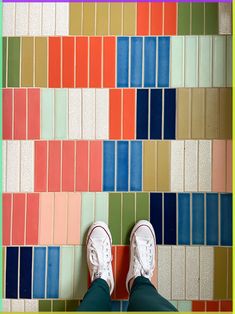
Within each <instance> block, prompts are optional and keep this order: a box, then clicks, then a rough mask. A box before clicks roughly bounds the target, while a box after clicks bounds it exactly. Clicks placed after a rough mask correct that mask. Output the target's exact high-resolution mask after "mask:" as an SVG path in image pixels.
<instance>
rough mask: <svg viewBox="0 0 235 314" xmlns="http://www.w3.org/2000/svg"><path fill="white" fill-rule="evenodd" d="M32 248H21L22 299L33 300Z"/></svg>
mask: <svg viewBox="0 0 235 314" xmlns="http://www.w3.org/2000/svg"><path fill="white" fill-rule="evenodd" d="M31 287H32V247H21V248H20V298H21V299H31V290H32V289H31Z"/></svg>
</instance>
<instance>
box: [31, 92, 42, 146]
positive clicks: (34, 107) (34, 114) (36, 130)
mask: <svg viewBox="0 0 235 314" xmlns="http://www.w3.org/2000/svg"><path fill="white" fill-rule="evenodd" d="M28 139H29V140H34V139H40V89H39V88H29V89H28Z"/></svg>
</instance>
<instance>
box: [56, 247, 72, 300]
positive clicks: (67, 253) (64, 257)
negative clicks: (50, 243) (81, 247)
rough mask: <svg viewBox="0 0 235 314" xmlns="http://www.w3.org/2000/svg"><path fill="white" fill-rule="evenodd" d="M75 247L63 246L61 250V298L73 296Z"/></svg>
mask: <svg viewBox="0 0 235 314" xmlns="http://www.w3.org/2000/svg"><path fill="white" fill-rule="evenodd" d="M73 263H74V249H73V247H72V246H62V247H61V250H60V295H59V297H60V299H71V298H73V277H74V274H73Z"/></svg>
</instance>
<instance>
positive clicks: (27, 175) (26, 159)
mask: <svg viewBox="0 0 235 314" xmlns="http://www.w3.org/2000/svg"><path fill="white" fill-rule="evenodd" d="M20 154H21V167H20V175H21V179H20V189H21V191H22V192H33V190H34V188H33V185H34V143H33V141H21V145H20Z"/></svg>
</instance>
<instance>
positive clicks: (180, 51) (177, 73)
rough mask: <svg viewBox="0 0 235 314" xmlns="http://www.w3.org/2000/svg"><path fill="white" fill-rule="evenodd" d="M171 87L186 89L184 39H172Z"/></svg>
mask: <svg viewBox="0 0 235 314" xmlns="http://www.w3.org/2000/svg"><path fill="white" fill-rule="evenodd" d="M171 87H184V37H183V36H172V37H171Z"/></svg>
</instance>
